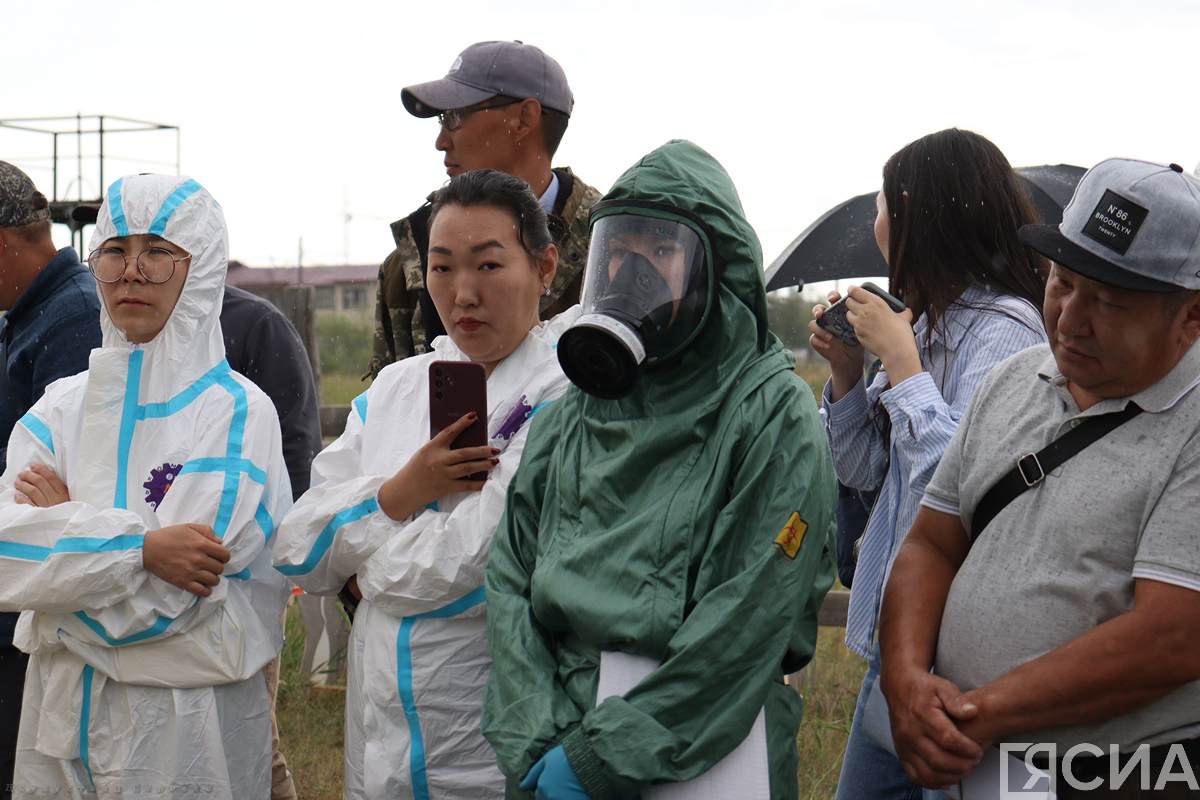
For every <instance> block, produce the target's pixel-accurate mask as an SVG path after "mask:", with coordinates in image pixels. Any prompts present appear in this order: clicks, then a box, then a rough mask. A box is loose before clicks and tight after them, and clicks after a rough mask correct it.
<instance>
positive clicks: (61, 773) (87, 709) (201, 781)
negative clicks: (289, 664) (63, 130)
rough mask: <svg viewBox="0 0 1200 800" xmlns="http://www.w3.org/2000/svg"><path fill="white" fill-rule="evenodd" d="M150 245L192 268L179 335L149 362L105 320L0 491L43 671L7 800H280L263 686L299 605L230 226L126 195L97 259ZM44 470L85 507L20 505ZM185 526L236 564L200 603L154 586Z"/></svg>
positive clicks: (205, 206) (277, 457) (101, 231)
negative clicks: (280, 549) (235, 346)
mask: <svg viewBox="0 0 1200 800" xmlns="http://www.w3.org/2000/svg"><path fill="white" fill-rule="evenodd" d="M137 233H155V234H159V235H161V236H162V237H163V238H165V239H167V240H169V241H171V242H173V243H174V244H176V245H178V246H180V247H182V248H184V249H185V250H187V251H188V252H189V253H191V255H192V258H191V259H190V261H189V262H187V263H188V265H189V267H188V268H189V272H188V275H187V280H186V283H185V285H184V288H183V292H182V294H181V295H180V297H179V301H178V302H177V304H176V306H175V309H174V311H173V313H172V314H171V317H170V319H169V320H168V321H167V324H166V326H165V327H164V328H163V330H162V332H160V333H159V334H158V336H157V337H155V339H154V340H153V341H151V342H149V343H148V344H145V345H140V346H139V345H133V344H131V343H129V341H128V340H127V339H126V338H125V336H124V334H123V333H121V332H120V331H119V330H117V328H115V327H114V325H113V322H112V320H111V319H110V317H109V315H108V313H107V311H104V310H102V312H101V328H102V331H103V337H104V338H103V346H102V347H99V348H97V349H95V350H93V351H92V354H91V359H90V361H89V365H88V370H87V371H86V372H83V373H80V374H79V375H75V376H73V377H70V378H64V379H62V380H60V381H57V382H55V383H54V384H52V385H51V386H50V387H49V388H48V389H47V390H46V393H45V395H44V396H43V397H42V398H41V400H39V401H38V402H37V404H36V405H34V407H33V408H32V409H31V410H30V412H29V414H27V415H26V416H25V417H24V418H22V420H21V421H20V424H18V425H17V426H16V427H15V428H14V429H13V433H12V437H11V439H10V442H9V450H8V454H9V455H8V469H7V472H5V474H4V476H3V478H0V514H2V519H3V524H0V608H2V609H4V610H24V613H23V614H22V615H21V618H20V622H19V623H18V626H17V632H16V641H15V643H16V645H17V646H18V647H19V648H20V649H22V650H24V651H25V652H28V653H30V654H32V658H31V659H30V662H29V670H28V673H27V678H26V683H25V695H24V706H23V710H22V716H21V730H20V735H19V743H18V749H17V764H16V777H15V782H14V783H15V793H14V795H13V796H14V797H15V798H26V797H30V798H32V797H39V798H40V797H61V798H83V797H89V798H90V797H100V798H129V797H158V796H164V797H185V796H186V797H191V796H203V797H206V798H213V800H217V798H227V799H228V800H248V799H249V798H267V797H269V795H270V784H271V709H270V703H269V698H268V696H267V688H266V684H265V682H264V680H263V676H262V674H261V670H262V668H263V666H264V665H265V664H266V663H267V662H268V661H270V660H271V659H272V658H273V657H274V656H275V655H276V654H277V653H278V652H279V650H280V647H281V645H282V638H283V637H282V631H281V630H280V625H279V618H280V614H281V613H282V611H283V604H284V602H285V601H286V598H287V582H286V581H285V580H284V579H283V578H282V576H280V575H279V573H277V572H276V571H275V570H274V569H272V567H271V556H270V547H269V540H270V538H271V534H272V530H273V528H274V521H275V520H279V519H282V517H283V515H284V513H285V512H286V511H287V509H288V507H289V506H290V501H291V493H290V487H289V483H288V473H287V469H286V467H285V466H284V463H283V454H282V450H281V445H280V435H279V422H278V419H277V417H276V414H275V408H274V406H273V405H272V404H271V401H270V400H269V399H268V398H267V396H266V395H264V394H263V393H262V392H261V391H259V389H258V388H256V387H255V386H254V385H253V384H252V383H251V382H250V381H249V380H247V379H246V378H243V377H242V376H241V375H238V374H236V373H234V372H231V371H230V369H229V366H228V364H226V362H225V348H224V344H223V342H222V339H221V329H220V324H219V321H218V315H219V313H220V310H221V297H222V292H223V287H224V281H225V270H226V261H227V255H226V253H227V247H228V246H227V237H226V230H225V222H224V218H223V216H222V214H221V209H220V206H218V205H217V203H216V201H214V200H213V198H212V197H211V196H210V195H209V194H208V192H206V191H205V190H204V189H203V188H202V187H201V186H200V185H199V184H198V183H196V182H195V181H191V180H187V179H185V178H178V177H167V176H160V175H148V176H136V177H126V178H123V179H121V180H118V181H117V182H116V183H114V184H113V185H112V187H110V189H109V191H108V196H107V198H106V200H105V203H104V205H103V206H102V208H101V210H100V218H99V220H98V222H97V224H96V229H95V233H94V234H93V236H92V246H93V247H95V246H97V245H99V244H101V243H102V242H104V241H105V240H107V239H109V238H111V237H114V236H123V235H127V234H137ZM32 463H44V464H48V465H50V466H51V467H53V468H54V470H55V471H56V472H57V473H58V475H59V476H60V477H61V478H62V479H63V480H64V481H65V482H66V484H67V487H68V489H69V491H70V495H71V500H70V501H69V502H66V503H61V504H59V505H57V506H54V507H51V508H35V507H32V506H28V505H18V504H16V503H15V502H14V499H13V495H14V490H13V483H14V481H15V480H16V476H17V473H18V472H20V471H21V470H23V469H25V468H26V467H28V466H29V465H30V464H32ZM167 489H170V491H169V492H167ZM189 522H190V523H200V524H206V525H211V526H212V528H213V530H214V532H215V533H216V535H217V536H220V537H221V538H222V539H223V540H224V544H225V546H226V547H228V548H229V550H230V551H231V553H232V557H231V559H230V562H229V564H227V565H226V567H225V573H224V575H223V576H222V578H221V580H220V582H219V583H218V585H217V586H216V587H215V588H214V589H213V592H212V595H211V596H210V597H207V598H204V599H200V598H198V597H196V596H195V595H192V594H189V593H188V592H185V591H183V590H181V589H177V588H175V587H174V586H172V585H170V584H168V583H166V582H165V581H162V580H160V579H159V578H157V577H155V576H153V575H151V574H150V573H149V572H148V571H147V570H146V569H144V568H143V566H142V544H143V537H144V536H145V534H146V533H147V532H149V531H153V530H156V529H159V528H163V527H166V526H168V525H175V524H181V523H189Z"/></svg>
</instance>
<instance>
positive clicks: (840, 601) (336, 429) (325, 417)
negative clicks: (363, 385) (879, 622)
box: [321, 406, 850, 628]
mask: <svg viewBox="0 0 1200 800" xmlns="http://www.w3.org/2000/svg"><path fill="white" fill-rule="evenodd" d="M349 413H350V406H321V435H322V436H323V437H325V438H326V439H332V438H334V437H335V436H340V435H341V433H342V431H343V430H345V428H346V415H347V414H349ZM849 605H850V593H849V592H844V591H838V592H830V593H829V594H827V595H825V602H824V603H822V604H821V612H820V614H819V615H818V618H817V622H818V624H819V625H821V626H822V627H825V628H844V627H846V609H847V608H848V607H849Z"/></svg>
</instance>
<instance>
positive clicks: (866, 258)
mask: <svg viewBox="0 0 1200 800" xmlns="http://www.w3.org/2000/svg"><path fill="white" fill-rule="evenodd" d="M1085 171H1086V170H1084V169H1083V167H1076V166H1072V165H1070V164H1056V165H1045V166H1039V167H1018V168H1017V175H1019V176H1020V178H1021V180H1022V181H1023V182H1024V184H1025V190H1026V191H1027V192H1028V193H1029V198H1030V199H1031V200H1032V201H1033V205H1034V208H1035V209H1036V210H1037V213H1038V216H1039V217H1041V220H1042V222H1043V223H1045V224H1048V225H1057V224H1058V223H1060V222H1062V212H1063V208H1064V207H1065V206H1066V205H1067V203H1068V202H1070V200H1071V195H1072V194H1074V192H1075V185H1076V184H1078V183H1079V179H1080V178H1082V177H1083V173H1084V172H1085ZM876 194H877V192H870V193H869V194H860V195H858V196H857V197H852V198H850V199H849V200H848V201H846V202H844V203H839V204H838V205H836V206H834V207H833V208H831V209H829V210H828V211H826V212H825V213H824V214H822V215H821V216H820V217H819V218H818V219H817V221H816V222H814V223H813V224H811V225H809V226H808V228H806V229H805V231H804V233H802V234H800V235H799V236H797V237H796V239H795V241H793V242H792V243H791V244H790V245H788V246H787V249H785V250H784V251H783V252H782V253H781V254H780V255H779V258H777V259H775V261H774V262H773V263H772V264H771V265H770V266H769V267H767V270H766V281H767V291H768V292H771V291H774V290H775V289H782V288H784V287H787V286H804V284H806V283H815V282H817V281H832V280H838V279H844V278H871V277H877V276H881V275H887V273H888V268H887V263H886V262H885V261H884V260H883V256H882V255H881V254H880V252H879V247H878V246H877V245H876V244H875V229H874V224H875V195H876Z"/></svg>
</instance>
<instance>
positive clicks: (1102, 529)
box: [881, 159, 1200, 800]
mask: <svg viewBox="0 0 1200 800" xmlns="http://www.w3.org/2000/svg"><path fill="white" fill-rule="evenodd" d="M1021 235H1022V239H1023V240H1024V241H1025V242H1026V243H1027V244H1029V245H1030V246H1032V247H1034V248H1035V249H1037V250H1038V251H1040V252H1041V253H1043V254H1044V255H1046V256H1047V257H1048V258H1050V259H1051V261H1053V262H1054V263H1053V267H1052V270H1051V273H1050V278H1049V282H1048V284H1047V287H1046V300H1045V306H1044V308H1043V312H1044V318H1045V322H1046V329H1047V332H1048V334H1049V338H1050V344H1049V345H1042V346H1038V347H1034V348H1031V349H1029V350H1026V351H1024V352H1022V353H1019V354H1017V355H1016V356H1013V357H1012V358H1011V359H1009V360H1008V361H1006V362H1005V363H1003V364H1002V365H1000V366H999V367H997V368H996V369H995V371H993V372H992V373H991V375H989V376H988V378H987V379H986V381H985V383H984V384H983V385H982V386H981V388H980V389H979V390H978V391H977V393H976V396H975V399H974V402H973V404H972V407H971V409H970V411H969V413H968V415H967V417H966V418H965V419H964V420H963V421H962V423H961V424H960V426H959V428H958V432H957V434H956V435H955V437H954V439H953V440H952V441H951V443H950V446H949V447H948V448H947V450H946V453H945V455H944V456H943V458H942V461H941V463H940V465H939V467H938V469H937V472H936V473H935V475H934V477H933V479H932V480H931V481H930V483H929V486H928V489H927V492H926V495H925V497H924V499H923V501H922V508H921V511H920V514H919V515H918V517H917V521H916V522H915V524H914V525H913V528H912V530H911V531H910V532H909V534H908V537H907V539H906V541H905V543H904V545H903V547H902V549H901V552H900V554H899V556H898V557H897V559H896V564H895V567H894V569H893V572H892V576H891V580H890V582H889V584H888V588H887V592H886V594H885V598H884V605H883V612H882V618H881V644H882V653H883V669H882V674H881V686H882V688H883V691H884V694H885V696H886V697H887V699H888V702H889V706H890V710H891V722H892V732H893V735H894V738H895V742H896V746H897V751H898V753H899V755H900V757H901V760H902V762H903V763H904V765H905V769H906V770H907V771H908V773H909V776H910V778H912V779H913V780H914V781H915V782H917V783H919V784H922V785H925V786H929V787H945V786H948V785H952V784H954V783H956V782H957V781H958V780H959V779H960V778H961V777H962V776H963V775H965V774H968V773H970V772H971V771H972V770H973V769H974V767H975V764H976V762H977V760H978V759H979V758H980V757H981V756H982V755H983V754H984V752H985V749H986V748H988V747H989V746H991V745H994V744H998V743H1001V742H1030V743H1046V744H1053V745H1055V746H1056V747H1057V752H1058V755H1059V756H1062V754H1063V753H1064V751H1066V750H1068V749H1070V748H1071V747H1073V746H1076V745H1079V744H1084V743H1086V744H1089V745H1094V746H1095V747H1098V748H1099V750H1100V751H1102V752H1103V753H1104V754H1108V753H1110V752H1111V748H1112V747H1113V746H1118V747H1119V748H1120V751H1121V752H1122V753H1123V754H1129V753H1132V752H1134V751H1135V750H1136V748H1137V747H1138V746H1139V745H1150V746H1151V747H1153V748H1155V749H1153V750H1151V751H1150V753H1151V758H1153V759H1157V761H1156V762H1155V764H1156V766H1162V762H1163V758H1164V755H1165V753H1166V752H1167V751H1168V750H1171V748H1170V747H1169V745H1171V744H1172V743H1178V742H1188V744H1187V746H1186V748H1185V749H1183V750H1179V752H1186V753H1187V755H1188V757H1189V758H1190V759H1191V763H1192V764H1196V762H1197V761H1198V760H1200V759H1197V754H1198V751H1200V747H1197V742H1196V741H1195V740H1197V738H1198V737H1200V525H1198V524H1197V515H1196V509H1197V505H1198V501H1200V391H1198V390H1197V388H1196V387H1197V385H1200V346H1193V345H1194V343H1195V342H1196V340H1197V339H1198V338H1200V292H1197V291H1196V290H1197V289H1200V181H1198V180H1197V179H1196V178H1194V177H1192V176H1190V175H1186V174H1184V172H1183V169H1182V168H1180V167H1179V166H1177V165H1174V164H1172V165H1170V166H1161V165H1157V164H1149V163H1146V162H1141V161H1130V160H1123V159H1112V160H1109V161H1105V162H1102V163H1101V164H1099V165H1098V166H1096V167H1094V168H1093V169H1092V170H1090V171H1089V172H1088V173H1087V175H1085V176H1084V178H1083V179H1082V181H1081V182H1080V184H1079V187H1078V188H1077V190H1076V192H1075V196H1074V197H1073V198H1072V200H1071V204H1070V205H1069V206H1068V207H1067V209H1066V211H1065V212H1064V215H1063V221H1062V223H1061V225H1059V226H1057V227H1054V226H1026V227H1025V228H1023V229H1022V231H1021ZM1130 404H1136V405H1137V406H1138V407H1139V408H1141V409H1142V412H1141V413H1140V414H1138V415H1136V416H1134V417H1132V418H1131V419H1129V420H1128V421H1125V422H1124V423H1122V424H1121V425H1119V426H1118V427H1116V428H1115V429H1114V430H1112V431H1111V432H1109V433H1108V434H1106V435H1105V436H1103V437H1102V438H1100V439H1098V440H1097V441H1095V442H1094V443H1092V444H1091V445H1089V446H1088V447H1086V448H1085V449H1083V450H1082V451H1081V452H1079V453H1078V454H1076V455H1075V456H1074V457H1072V458H1070V459H1069V460H1067V461H1066V462H1065V463H1063V464H1062V465H1061V466H1060V467H1058V468H1057V469H1053V470H1051V471H1050V473H1049V474H1048V475H1046V476H1045V478H1044V479H1039V477H1040V476H1039V473H1040V472H1041V470H1040V468H1037V467H1036V465H1033V464H1032V463H1031V462H1030V461H1028V460H1026V461H1025V462H1024V463H1025V465H1026V466H1027V467H1028V470H1027V472H1028V481H1029V482H1031V483H1033V484H1034V485H1033V486H1032V488H1030V489H1028V490H1026V491H1023V492H1022V493H1020V494H1019V495H1017V496H1016V497H1015V499H1013V500H1012V501H1011V502H1010V503H1009V504H1008V505H1007V506H1005V507H1004V508H1003V509H1002V510H1001V511H1000V512H999V513H998V514H996V516H995V517H993V518H992V519H991V521H990V523H986V522H985V523H983V524H985V525H986V528H985V529H983V530H977V529H975V528H974V527H973V525H972V523H973V521H975V517H974V515H975V512H976V510H977V509H978V507H979V504H980V500H981V498H982V497H983V496H984V494H985V493H986V492H987V491H988V490H989V489H990V488H991V487H992V486H993V484H995V483H996V482H997V480H999V479H1000V478H1001V477H1002V476H1003V475H1005V473H1008V472H1009V471H1010V470H1012V469H1013V468H1014V466H1015V464H1016V461H1017V460H1018V459H1021V458H1022V457H1023V456H1026V454H1029V453H1037V452H1038V451H1040V450H1042V449H1043V448H1044V447H1046V446H1047V445H1048V444H1050V443H1051V442H1052V441H1054V440H1055V439H1057V438H1058V437H1060V436H1062V435H1063V434H1064V433H1066V432H1067V431H1069V430H1071V429H1073V428H1074V427H1075V426H1077V425H1078V424H1079V423H1080V422H1081V421H1083V420H1086V419H1088V418H1091V417H1095V416H1098V415H1104V414H1112V413H1114V412H1120V411H1122V410H1124V409H1125V408H1126V407H1127V406H1128V405H1130ZM931 667H932V668H933V670H934V672H936V675H935V674H931V672H930V669H931ZM1092 752H1096V751H1095V750H1094V749H1093V750H1092ZM1077 760H1078V759H1077ZM1076 766H1078V765H1076ZM1090 766H1091V768H1092V773H1091V774H1093V775H1099V776H1103V777H1104V778H1105V779H1106V781H1107V779H1108V777H1109V772H1108V769H1109V765H1108V762H1107V760H1101V759H1098V758H1097V759H1094V763H1091V764H1090ZM1168 766H1170V765H1169V764H1168ZM1187 766H1188V764H1183V765H1182V766H1180V765H1179V764H1176V765H1175V767H1174V771H1173V774H1174V776H1175V780H1174V781H1171V782H1169V783H1168V784H1167V791H1168V792H1176V791H1178V792H1180V793H1178V794H1173V793H1168V794H1160V793H1152V794H1150V795H1144V796H1153V797H1195V796H1200V795H1198V794H1197V792H1200V786H1197V785H1196V784H1195V783H1190V784H1189V782H1188V781H1186V780H1185V779H1184V778H1183V777H1181V776H1185V768H1186V767H1187ZM1197 766H1200V765H1196V766H1192V767H1191V771H1192V773H1194V775H1195V776H1196V777H1200V770H1198V769H1197ZM1076 772H1078V770H1076ZM1155 775H1156V777H1157V775H1158V773H1157V772H1155ZM1137 781H1138V778H1137V776H1136V775H1135V776H1134V778H1133V779H1132V781H1131V783H1132V784H1136V783H1137ZM1189 785H1190V787H1192V788H1194V789H1195V791H1191V789H1189ZM1014 788H1019V787H1014ZM1110 788H1111V787H1108V786H1107V785H1105V786H1099V788H1097V789H1096V790H1095V793H1087V794H1086V796H1088V797H1093V796H1102V797H1108V796H1113V797H1116V796H1121V797H1126V796H1128V797H1140V796H1143V795H1139V794H1136V793H1133V794H1120V795H1116V794H1112V795H1110V794H1105V793H1104V792H1107V791H1108V790H1109V789H1110ZM1075 791H1076V790H1074V789H1072V788H1071V786H1069V785H1065V784H1064V783H1063V782H1061V781H1060V783H1059V795H1058V797H1059V798H1060V800H1066V798H1070V797H1074V796H1076V794H1075V793H1073V792H1075Z"/></svg>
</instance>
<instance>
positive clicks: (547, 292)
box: [542, 286, 550, 297]
mask: <svg viewBox="0 0 1200 800" xmlns="http://www.w3.org/2000/svg"><path fill="white" fill-rule="evenodd" d="M542 294H544V295H545V296H546V297H549V296H550V287H549V286H547V287H546V291H544V292H542Z"/></svg>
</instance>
